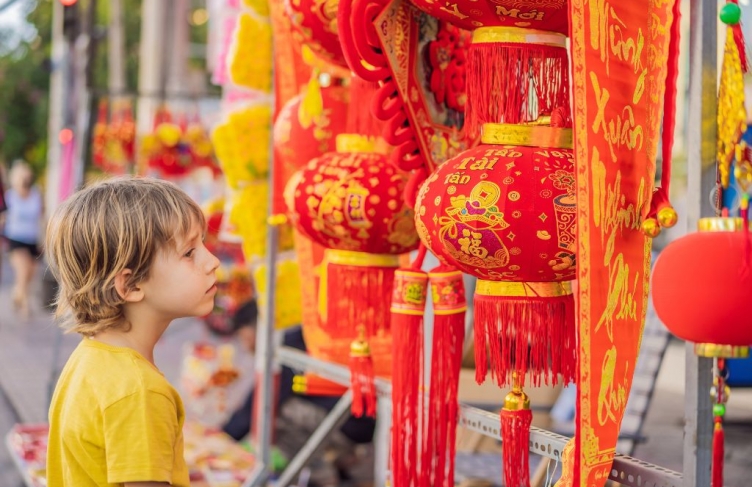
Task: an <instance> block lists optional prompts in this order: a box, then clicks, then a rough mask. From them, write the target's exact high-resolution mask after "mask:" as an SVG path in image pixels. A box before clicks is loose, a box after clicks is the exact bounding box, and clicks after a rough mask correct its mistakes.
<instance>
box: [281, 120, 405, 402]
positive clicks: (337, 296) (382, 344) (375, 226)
mask: <svg viewBox="0 0 752 487" xmlns="http://www.w3.org/2000/svg"><path fill="white" fill-rule="evenodd" d="M337 148H338V152H330V153H327V154H324V155H323V156H321V157H319V158H316V159H313V160H312V161H310V162H309V163H308V165H307V166H306V167H305V168H304V169H302V170H301V171H299V172H297V173H296V174H295V175H294V176H293V177H292V179H291V180H290V182H289V183H288V186H287V188H286V191H285V200H286V202H287V205H288V208H289V210H290V214H291V215H290V217H291V220H292V221H293V223H294V224H295V225H296V227H297V228H298V229H299V230H300V231H301V232H302V233H304V234H305V235H307V236H308V237H310V238H311V239H312V240H313V241H315V242H317V243H319V244H321V245H323V246H325V247H327V250H326V251H325V254H324V261H323V263H322V264H323V266H322V269H323V270H322V272H321V286H320V291H319V299H320V302H319V304H320V309H319V312H320V314H321V320H320V327H321V330H320V331H321V332H323V335H322V334H319V335H318V337H319V338H323V337H324V336H327V337H330V339H329V341H328V343H326V344H318V343H317V344H316V346H317V347H318V349H319V352H320V353H322V354H325V355H327V356H329V357H337V361H338V362H340V363H348V362H349V363H350V367H351V377H352V379H353V381H352V386H353V388H354V389H355V390H356V391H355V393H354V398H355V400H354V402H353V409H352V410H353V414H355V415H360V414H362V413H363V411H364V408H363V403H364V402H365V409H366V412H367V414H368V415H372V414H373V413H374V412H375V411H374V404H375V403H374V402H373V401H374V398H375V396H374V389H373V381H372V380H371V379H369V377H372V375H373V374H374V373H375V374H376V375H391V347H392V335H391V330H390V313H389V311H390V302H391V291H392V284H393V282H394V272H395V270H396V269H397V267H398V266H399V259H398V255H399V254H402V253H405V252H409V251H410V250H413V249H415V248H417V246H418V244H419V239H418V236H417V233H416V231H415V226H414V214H413V211H412V210H411V209H409V208H408V207H407V206H406V205H405V203H404V201H403V200H402V192H403V190H404V186H405V184H406V182H407V176H406V175H405V174H404V173H402V172H399V171H398V170H397V169H396V168H394V166H392V165H391V164H389V162H388V160H387V158H386V156H385V155H384V154H383V153H380V152H376V151H375V145H374V143H373V140H372V139H368V138H365V137H362V136H358V135H353V134H341V135H339V136H338V137H337ZM343 342H345V343H343ZM345 344H346V348H345V346H343V345H345Z"/></svg>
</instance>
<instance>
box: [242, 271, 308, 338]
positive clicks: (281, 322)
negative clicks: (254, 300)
mask: <svg viewBox="0 0 752 487" xmlns="http://www.w3.org/2000/svg"><path fill="white" fill-rule="evenodd" d="M253 279H254V282H255V283H256V290H257V295H258V305H259V309H260V310H263V309H265V304H266V299H267V296H268V287H267V285H266V266H265V265H260V266H258V267H256V268H255V269H254V272H253ZM275 289H276V292H275V298H276V303H274V315H275V316H274V327H275V328H277V329H281V328H288V327H290V326H295V325H298V324H300V322H301V316H302V303H303V297H302V294H301V288H300V269H299V268H298V263H297V262H296V261H294V260H292V259H282V260H280V261H279V262H277V283H276V287H275Z"/></svg>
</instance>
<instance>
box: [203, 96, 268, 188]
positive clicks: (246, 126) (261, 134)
mask: <svg viewBox="0 0 752 487" xmlns="http://www.w3.org/2000/svg"><path fill="white" fill-rule="evenodd" d="M271 120H272V112H271V107H270V106H269V105H266V104H258V105H252V106H249V107H245V108H242V109H240V110H237V111H234V112H232V113H230V114H229V116H227V118H226V119H225V121H224V122H222V123H221V124H219V125H218V126H217V127H215V128H214V131H213V132H212V136H211V140H212V142H213V143H214V150H215V151H216V154H217V159H218V160H219V164H220V166H221V167H222V171H223V172H224V174H225V178H226V179H227V183H228V184H229V185H230V187H232V188H238V187H240V186H241V185H242V184H243V183H244V182H250V181H255V180H257V179H263V178H266V176H267V173H268V171H269V142H270V141H269V139H270V131H271Z"/></svg>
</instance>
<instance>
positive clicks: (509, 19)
mask: <svg viewBox="0 0 752 487" xmlns="http://www.w3.org/2000/svg"><path fill="white" fill-rule="evenodd" d="M411 1H412V3H413V4H414V5H415V6H416V7H418V8H419V9H421V10H423V11H424V12H426V13H428V14H430V15H432V16H434V17H436V18H438V19H441V20H444V21H446V22H450V23H452V24H454V25H456V26H458V27H461V28H463V29H468V30H472V29H476V28H478V27H524V28H527V29H539V30H546V31H553V32H560V33H562V34H565V33H566V32H567V30H568V29H569V5H568V2H567V0H480V1H478V0H456V1H454V2H436V1H435V0H411Z"/></svg>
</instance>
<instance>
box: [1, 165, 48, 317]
mask: <svg viewBox="0 0 752 487" xmlns="http://www.w3.org/2000/svg"><path fill="white" fill-rule="evenodd" d="M8 179H9V182H10V189H9V190H8V191H7V192H6V193H5V201H6V204H7V206H8V211H7V212H5V214H4V216H5V229H4V232H3V234H4V235H5V238H6V240H7V241H8V249H9V251H10V265H11V267H12V268H13V273H14V278H15V283H14V286H13V306H14V307H15V309H16V310H17V311H19V312H20V314H21V316H22V317H23V318H28V316H29V285H30V284H31V280H32V278H33V277H34V272H35V271H36V263H37V259H38V258H39V256H40V255H41V252H40V249H39V229H40V223H41V222H40V220H41V218H42V212H43V210H44V208H43V203H42V194H41V193H40V191H39V188H37V187H36V186H35V185H34V173H33V172H32V171H31V167H29V165H28V164H26V163H25V162H22V161H16V162H15V163H14V164H13V167H12V168H11V170H10V173H9V175H8Z"/></svg>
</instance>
